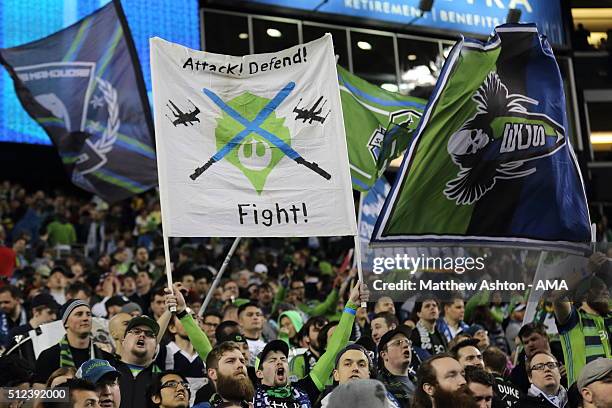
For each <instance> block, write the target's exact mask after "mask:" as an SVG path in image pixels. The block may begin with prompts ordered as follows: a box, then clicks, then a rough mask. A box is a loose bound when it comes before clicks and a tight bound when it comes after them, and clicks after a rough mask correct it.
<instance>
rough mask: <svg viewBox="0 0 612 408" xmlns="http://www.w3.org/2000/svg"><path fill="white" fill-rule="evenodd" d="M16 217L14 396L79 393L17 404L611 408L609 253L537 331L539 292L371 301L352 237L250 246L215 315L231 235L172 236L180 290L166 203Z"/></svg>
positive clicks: (3, 293)
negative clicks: (506, 297)
mask: <svg viewBox="0 0 612 408" xmlns="http://www.w3.org/2000/svg"><path fill="white" fill-rule="evenodd" d="M0 222H1V225H0V278H1V280H2V286H1V287H0V343H1V346H2V349H3V354H2V357H0V366H1V369H0V386H1V387H13V388H21V389H29V388H30V387H34V388H38V389H48V388H54V387H66V388H67V390H68V392H69V401H64V402H49V401H27V402H25V401H10V402H9V403H8V405H7V406H11V407H16V406H22V405H23V406H36V407H59V406H62V407H63V406H66V407H68V406H71V407H72V406H74V407H98V406H101V407H105V408H118V407H121V408H125V407H146V406H151V407H175V408H178V407H192V406H194V407H257V408H259V407H273V408H298V407H299V408H305V407H329V408H334V407H351V408H356V407H372V408H376V407H415V408H430V407H431V408H443V407H456V408H463V407H478V408H490V407H494V408H502V407H504V408H510V407H517V408H531V407H538V408H539V407H542V408H548V407H550V408H555V407H556V408H564V407H567V408H575V407H583V408H611V407H612V351H611V349H612V346H611V334H612V313H611V312H610V293H609V290H608V285H609V281H610V277H611V276H612V272H611V267H610V264H611V263H610V259H609V258H607V256H606V255H604V254H602V253H595V254H594V255H592V257H591V262H590V263H589V265H590V266H591V267H592V272H593V274H592V275H591V276H590V277H589V278H587V279H584V280H583V281H582V282H580V287H579V290H577V291H576V292H574V293H573V295H572V296H571V299H570V298H568V297H567V293H561V292H559V293H550V294H549V297H548V298H547V299H546V302H542V308H541V309H540V312H539V313H538V315H537V318H536V319H535V320H534V321H533V322H530V323H527V324H523V320H524V314H525V309H526V307H527V303H526V300H525V298H522V299H521V298H519V299H518V300H516V299H515V300H514V301H512V302H503V301H500V300H499V299H496V295H495V294H494V293H492V294H486V296H483V295H482V294H481V295H480V296H478V297H472V298H469V299H466V297H465V296H464V295H463V294H460V293H457V294H449V295H448V296H446V297H445V298H444V299H443V301H440V299H438V298H436V297H435V296H433V295H431V294H427V293H423V294H421V296H420V297H419V298H418V299H417V301H416V302H414V303H413V304H411V305H410V310H406V309H405V307H403V305H402V304H401V303H394V302H393V301H392V300H391V299H390V298H387V297H380V298H378V299H377V300H376V301H372V302H368V301H369V300H370V299H369V297H370V292H369V290H368V288H367V287H366V286H365V285H364V284H361V283H358V282H357V279H356V276H355V275H356V272H355V270H354V269H353V268H351V267H350V264H349V262H347V256H346V254H347V252H348V250H349V249H350V248H351V247H352V244H353V240H352V238H351V237H348V238H326V239H321V238H308V239H302V238H300V239H291V238H288V239H283V240H279V239H274V240H273V239H247V240H243V241H242V243H241V245H240V246H239V248H238V250H237V252H236V253H235V255H234V256H233V257H232V260H231V262H230V264H229V267H228V270H227V271H226V273H225V276H226V278H225V277H224V278H223V279H222V281H221V284H220V285H219V288H217V289H216V291H215V292H214V294H213V299H212V302H211V303H210V304H209V305H208V307H207V308H206V309H205V311H204V313H203V314H202V315H201V316H200V315H199V314H198V311H199V310H200V306H201V305H202V301H203V299H204V297H205V296H206V294H207V293H208V291H209V288H210V285H211V283H212V281H213V279H214V277H215V275H216V274H217V270H216V269H215V266H218V265H221V263H222V260H223V258H224V257H225V254H226V251H227V249H228V247H229V244H230V243H231V241H228V240H223V239H209V238H198V239H193V238H180V239H179V238H171V242H172V245H171V247H172V251H171V259H172V271H173V278H174V281H175V284H174V285H173V288H172V290H171V289H169V288H168V287H167V283H166V277H165V261H164V253H163V241H162V237H161V225H160V224H161V214H160V207H159V201H158V198H157V196H156V194H155V193H154V192H149V193H145V194H142V195H140V196H137V197H134V198H132V199H131V200H128V201H125V202H121V203H118V204H114V205H110V206H109V205H107V204H106V203H104V202H102V201H99V200H96V199H95V198H94V199H91V198H89V197H75V196H68V195H65V194H63V193H61V192H54V193H52V194H49V193H45V192H43V191H36V192H29V191H27V190H26V189H25V188H23V187H22V186H20V185H19V184H16V183H11V182H3V183H2V184H0ZM602 232H603V233H604V235H605V234H607V231H602ZM577 292H579V293H577ZM362 302H368V307H367V308H363V307H360V305H361V303H362ZM174 309H175V312H171V311H170V310H174ZM53 322H55V325H50V323H53ZM545 323H546V324H545ZM50 326H53V327H54V328H53V330H51V331H48V332H47V331H45V327H50ZM58 333H59V334H58ZM49 338H54V339H55V338H57V340H53V341H52V342H51V343H52V344H47V347H45V348H42V349H41V346H40V344H44V340H45V339H46V340H49ZM0 404H2V402H0ZM28 404H30V405H28Z"/></svg>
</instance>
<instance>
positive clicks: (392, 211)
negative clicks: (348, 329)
mask: <svg viewBox="0 0 612 408" xmlns="http://www.w3.org/2000/svg"><path fill="white" fill-rule="evenodd" d="M565 106H566V105H565V96H564V94H563V86H562V82H561V75H560V73H559V68H558V66H557V63H556V61H555V57H554V55H553V53H552V50H551V48H550V45H549V44H548V42H547V40H546V39H545V38H544V37H540V36H539V35H538V32H537V29H536V27H535V25H532V24H522V25H503V26H501V27H498V28H497V29H496V33H495V34H494V36H493V37H492V38H491V39H490V40H489V41H488V42H487V43H481V42H479V41H472V40H462V41H460V42H458V43H457V44H456V45H455V46H454V48H453V49H452V52H451V53H450V55H449V57H448V59H447V61H446V64H445V66H444V68H443V71H442V74H441V76H440V78H439V79H438V83H437V85H436V89H435V91H434V94H433V96H432V98H431V99H430V102H429V104H428V106H427V108H426V111H425V113H424V114H423V118H422V120H421V123H420V125H419V128H418V130H417V131H416V136H415V137H414V139H413V141H412V143H411V145H410V147H409V151H408V153H407V154H406V156H405V157H404V161H403V163H402V166H401V169H400V174H399V175H398V177H397V179H396V181H395V184H394V185H393V188H392V190H391V192H390V194H389V196H388V197H387V200H386V202H385V206H384V208H383V211H382V212H381V215H380V217H379V219H378V220H377V223H376V227H375V231H374V236H373V241H374V242H378V243H379V244H380V243H383V242H393V241H396V242H397V241H405V242H413V243H415V242H419V243H452V242H462V243H466V242H470V241H471V242H474V243H481V242H489V243H503V245H508V244H512V245H514V244H528V243H535V244H541V245H547V246H553V247H566V248H576V249H577V248H581V249H582V248H584V245H583V243H587V242H589V241H590V235H591V234H590V227H589V225H590V224H589V213H588V208H587V202H586V196H585V192H584V187H583V184H582V177H581V175H580V171H579V169H578V166H577V162H576V158H575V156H574V153H573V150H572V147H571V145H570V143H569V140H568V132H567V118H566V113H565Z"/></svg>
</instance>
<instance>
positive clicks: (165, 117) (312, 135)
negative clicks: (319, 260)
mask: <svg viewBox="0 0 612 408" xmlns="http://www.w3.org/2000/svg"><path fill="white" fill-rule="evenodd" d="M150 44H151V74H152V75H151V78H152V81H153V99H154V105H155V129H156V131H157V132H156V134H157V139H156V143H157V152H158V167H159V189H160V200H161V205H162V222H163V223H164V225H163V227H164V232H166V233H167V234H168V235H169V236H177V237H180V236H221V237H228V236H230V237H231V236H233V237H284V236H330V235H356V234H357V223H356V220H355V207H354V203H353V192H352V190H351V179H350V171H349V165H348V154H347V147H346V139H345V137H344V134H345V132H344V126H343V120H342V106H341V103H340V91H339V89H338V81H337V80H336V64H335V57H334V52H333V45H332V41H331V35H330V34H326V35H325V36H323V37H322V38H320V39H318V40H316V41H312V42H309V43H306V44H303V45H298V46H295V47H292V48H289V49H286V50H283V51H279V52H275V53H270V54H257V55H247V56H244V57H232V56H229V55H220V54H213V53H208V52H201V51H195V50H191V49H188V48H186V47H183V46H180V45H178V44H173V43H170V42H167V41H164V40H162V39H160V38H153V39H151V40H150ZM169 78H171V79H172V80H169Z"/></svg>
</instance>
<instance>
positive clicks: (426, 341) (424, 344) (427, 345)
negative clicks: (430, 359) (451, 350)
mask: <svg viewBox="0 0 612 408" xmlns="http://www.w3.org/2000/svg"><path fill="white" fill-rule="evenodd" d="M416 329H417V331H418V332H419V336H420V338H421V348H422V349H423V350H427V351H430V350H431V352H432V354H433V345H432V344H431V337H429V330H427V327H425V325H424V324H423V323H421V321H420V320H419V321H418V322H417V324H416Z"/></svg>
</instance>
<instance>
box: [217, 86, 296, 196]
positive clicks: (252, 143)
mask: <svg viewBox="0 0 612 408" xmlns="http://www.w3.org/2000/svg"><path fill="white" fill-rule="evenodd" d="M269 102H270V99H266V98H263V97H261V96H257V95H253V94H252V93H250V92H246V93H244V94H242V95H239V96H237V97H235V98H234V99H232V100H230V101H227V102H226V103H227V105H229V106H230V107H232V108H233V109H234V110H235V111H236V112H238V113H239V114H240V115H241V116H242V117H243V118H245V119H247V120H249V121H253V120H254V119H255V117H256V116H257V115H258V114H259V112H261V110H262V109H263V108H264V107H265V106H266V105H267V104H268V103H269ZM284 123H285V119H284V118H277V117H276V115H275V112H272V113H271V114H270V115H269V116H268V117H267V118H266V120H264V121H263V123H262V124H261V125H260V126H259V127H260V128H262V129H264V130H266V131H268V132H270V133H272V134H274V135H276V136H277V137H278V138H279V139H281V140H283V141H284V142H285V143H287V144H288V145H289V146H291V134H290V133H289V129H288V128H287V127H286V126H285V125H284ZM244 129H245V127H244V125H242V124H240V123H239V122H238V121H236V120H235V119H234V118H232V117H231V116H230V115H228V114H227V113H225V112H223V114H222V115H221V116H220V117H219V118H217V128H216V129H215V141H216V144H217V150H220V149H222V148H223V147H225V146H226V145H227V144H228V143H229V142H230V140H231V139H232V138H233V137H234V136H236V135H237V134H238V133H240V132H241V131H243V130H244ZM284 155H285V154H284V153H283V152H282V151H281V150H280V149H279V148H277V147H276V146H274V145H273V144H272V143H271V142H270V141H268V140H267V139H265V138H264V137H263V136H260V135H259V134H257V133H250V134H249V135H248V136H247V137H246V138H244V139H243V140H242V141H241V142H240V143H237V144H236V146H231V150H230V152H229V153H228V154H227V156H225V158H226V159H227V160H228V161H229V162H230V163H231V164H233V165H234V166H236V167H237V168H238V169H240V171H241V172H242V173H243V174H244V175H245V176H246V177H247V179H248V180H249V181H250V182H251V184H252V185H253V188H255V190H256V191H257V193H258V194H261V192H262V191H263V190H264V185H265V184H266V180H267V178H268V175H269V174H270V172H271V171H272V169H273V168H274V167H275V166H276V165H277V164H278V162H279V161H280V160H281V159H282V158H283V156H284Z"/></svg>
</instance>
